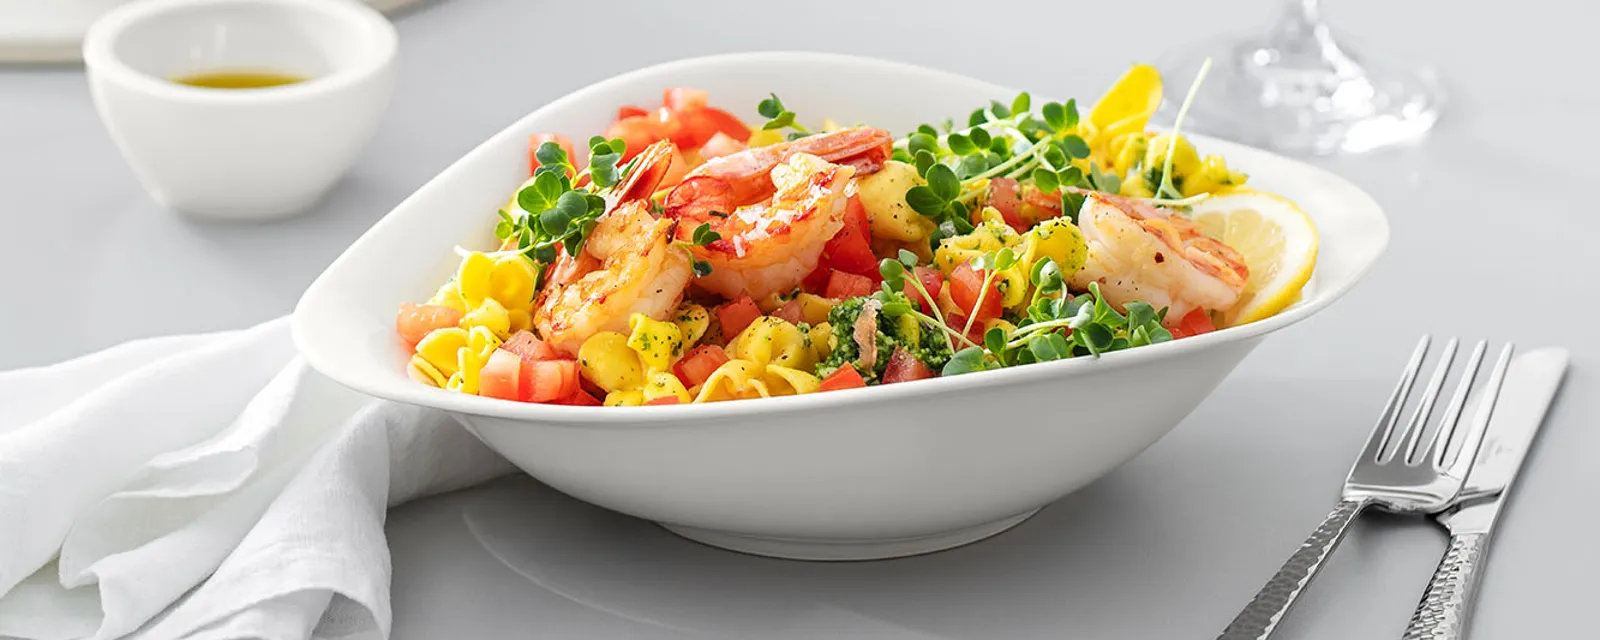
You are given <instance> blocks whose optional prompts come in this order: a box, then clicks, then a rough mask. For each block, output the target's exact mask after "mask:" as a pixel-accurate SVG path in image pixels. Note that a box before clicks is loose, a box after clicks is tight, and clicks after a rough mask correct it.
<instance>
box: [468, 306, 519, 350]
mask: <svg viewBox="0 0 1600 640" xmlns="http://www.w3.org/2000/svg"><path fill="white" fill-rule="evenodd" d="M473 327H483V328H485V329H488V330H489V331H490V332H491V333H494V335H496V336H498V337H499V338H501V339H502V340H503V339H505V338H506V337H508V336H510V335H511V314H510V313H509V312H507V311H506V308H505V307H504V306H502V305H501V304H500V301H499V300H495V299H494V298H484V300H483V302H482V303H480V304H478V306H477V308H475V309H473V310H471V311H468V312H467V315H465V316H462V317H461V328H462V329H469V330H470V329H472V328H473Z"/></svg>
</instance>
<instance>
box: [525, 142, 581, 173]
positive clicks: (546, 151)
mask: <svg viewBox="0 0 1600 640" xmlns="http://www.w3.org/2000/svg"><path fill="white" fill-rule="evenodd" d="M533 157H534V159H536V160H538V161H539V165H540V166H551V167H554V166H558V165H560V166H568V167H570V166H572V163H570V162H568V161H567V152H566V150H564V149H562V148H561V145H559V144H556V143H554V142H549V141H546V142H545V143H543V144H541V145H539V148H538V149H536V150H535V151H534V152H533Z"/></svg>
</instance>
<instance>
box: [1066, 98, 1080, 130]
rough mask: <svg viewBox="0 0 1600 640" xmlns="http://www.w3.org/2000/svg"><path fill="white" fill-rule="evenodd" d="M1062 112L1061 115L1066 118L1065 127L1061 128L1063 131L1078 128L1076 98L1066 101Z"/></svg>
mask: <svg viewBox="0 0 1600 640" xmlns="http://www.w3.org/2000/svg"><path fill="white" fill-rule="evenodd" d="M1062 111H1063V112H1064V113H1063V114H1062V115H1063V116H1064V117H1065V118H1066V126H1065V127H1062V128H1063V129H1071V128H1073V127H1076V126H1078V100H1077V99H1076V98H1074V99H1072V100H1068V101H1067V104H1066V106H1065V107H1064V108H1063V109H1062Z"/></svg>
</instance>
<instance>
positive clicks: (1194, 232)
mask: <svg viewBox="0 0 1600 640" xmlns="http://www.w3.org/2000/svg"><path fill="white" fill-rule="evenodd" d="M1085 195H1086V198H1085V200H1084V206H1083V210H1082V211H1081V212H1080V213H1079V215H1078V227H1079V228H1080V229H1081V230H1082V231H1083V237H1084V240H1086V241H1087V242H1088V245H1089V255H1088V260H1087V262H1086V263H1085V264H1084V267H1083V269H1081V270H1079V271H1078V272H1077V273H1076V274H1074V275H1073V276H1072V284H1073V286H1074V287H1077V288H1085V287H1087V286H1088V285H1089V283H1090V282H1099V283H1100V292H1101V293H1102V294H1103V295H1104V296H1105V297H1106V301H1107V302H1110V303H1111V304H1112V305H1114V306H1116V307H1117V308H1119V309H1121V308H1122V307H1123V305H1126V304H1127V303H1129V302H1133V301H1135V300H1143V301H1145V302H1148V303H1150V304H1151V305H1152V306H1154V307H1155V308H1157V309H1160V308H1162V307H1167V315H1166V322H1167V324H1169V325H1174V324H1176V323H1177V322H1178V321H1179V320H1181V319H1183V317H1184V316H1186V315H1188V313H1189V312H1190V311H1192V310H1194V309H1205V310H1207V311H1216V310H1222V309H1230V308H1232V307H1233V306H1234V304H1235V303H1236V302H1238V300H1239V294H1240V292H1241V291H1243V290H1244V285H1245V281H1246V280H1249V278H1250V268H1249V266H1247V265H1246V264H1245V261H1244V257H1243V256H1240V255H1239V252H1238V251H1235V250H1234V249H1233V248H1232V247H1229V246H1228V245H1226V244H1223V243H1222V242H1219V241H1217V240H1215V239H1213V238H1210V237H1208V236H1206V235H1205V234H1203V233H1201V232H1200V228H1199V227H1198V226H1197V225H1195V224H1194V223H1193V222H1190V221H1189V219H1188V218H1185V217H1183V216H1182V215H1181V214H1178V213H1176V212H1173V211H1171V210H1168V209H1162V208H1160V207H1157V206H1155V205H1152V204H1149V203H1145V202H1139V201H1136V200H1132V199H1129V198H1124V197H1122V196H1116V195H1111V194H1106V193H1099V192H1086V193H1085Z"/></svg>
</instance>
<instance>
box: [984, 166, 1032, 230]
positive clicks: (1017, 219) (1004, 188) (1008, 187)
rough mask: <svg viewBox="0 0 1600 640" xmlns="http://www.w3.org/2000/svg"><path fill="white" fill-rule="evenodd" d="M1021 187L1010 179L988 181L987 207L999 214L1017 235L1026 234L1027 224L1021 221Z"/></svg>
mask: <svg viewBox="0 0 1600 640" xmlns="http://www.w3.org/2000/svg"><path fill="white" fill-rule="evenodd" d="M1020 190H1021V186H1020V185H1019V184H1018V183H1017V181H1016V180H1014V179H1012V178H995V179H994V180H990V181H989V206H991V207H994V208H995V210H997V211H999V212H1000V217H1002V218H1004V219H1005V221H1006V225H1008V226H1010V227H1011V228H1012V229H1016V231H1017V233H1027V232H1028V226H1029V225H1028V223H1027V222H1026V221H1024V220H1023V219H1022V215H1021V207H1022V196H1021V193H1020Z"/></svg>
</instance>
